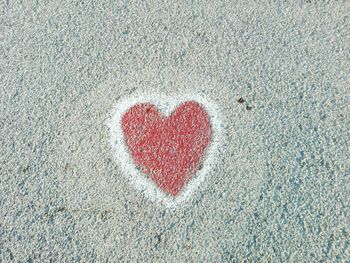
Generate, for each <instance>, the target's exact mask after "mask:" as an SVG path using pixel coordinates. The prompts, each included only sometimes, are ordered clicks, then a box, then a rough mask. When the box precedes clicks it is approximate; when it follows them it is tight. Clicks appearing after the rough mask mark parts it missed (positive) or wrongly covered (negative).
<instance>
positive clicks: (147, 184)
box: [108, 93, 224, 207]
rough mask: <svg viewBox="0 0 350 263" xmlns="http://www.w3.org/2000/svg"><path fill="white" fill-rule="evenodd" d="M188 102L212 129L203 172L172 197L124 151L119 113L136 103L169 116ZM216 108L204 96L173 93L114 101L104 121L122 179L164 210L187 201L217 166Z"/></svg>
mask: <svg viewBox="0 0 350 263" xmlns="http://www.w3.org/2000/svg"><path fill="white" fill-rule="evenodd" d="M189 100H194V101H197V102H198V103H200V104H201V105H202V106H204V108H205V110H206V111H207V113H208V115H209V118H210V123H211V127H212V131H213V133H212V140H211V143H210V145H209V147H208V149H207V150H206V154H205V158H204V162H203V169H201V170H199V171H197V173H196V175H194V177H193V178H192V179H191V180H190V181H189V182H188V183H187V184H186V185H185V186H184V187H183V189H182V190H181V191H180V193H179V194H178V195H177V196H176V197H171V196H169V195H168V194H166V193H165V192H164V191H162V190H161V189H160V188H159V187H158V186H157V185H156V184H155V183H154V182H153V181H152V180H151V179H149V178H147V177H146V176H145V175H143V174H142V173H141V172H140V171H139V170H138V169H137V168H136V166H135V164H134V162H133V159H132V157H131V156H130V153H129V151H128V148H127V146H126V144H125V142H124V135H123V132H122V128H121V118H122V116H123V114H124V113H125V112H126V111H127V110H128V109H129V108H130V107H131V106H133V105H135V104H138V103H151V104H154V105H155V106H156V107H157V108H158V110H159V111H161V112H162V113H163V114H165V115H166V116H169V115H170V114H171V113H172V112H173V111H174V110H175V109H176V107H177V106H179V105H180V104H181V103H183V102H185V101H189ZM220 113H221V112H220V111H219V109H218V107H217V106H216V105H215V104H214V103H212V102H210V100H208V99H207V98H206V96H204V95H203V96H202V95H199V94H175V95H173V96H170V95H158V94H142V93H134V94H131V95H128V96H125V97H123V98H121V99H119V100H118V102H117V105H116V107H115V108H114V110H113V112H112V118H111V119H110V120H109V121H108V126H109V128H110V132H111V144H112V147H113V150H114V151H115V156H116V157H117V161H118V164H119V165H120V167H121V168H122V171H123V173H124V174H125V176H126V179H128V181H130V183H131V184H132V185H133V186H134V187H135V188H136V189H137V190H139V191H140V192H143V193H144V194H145V196H147V197H148V198H149V199H150V200H151V201H156V202H158V203H161V204H163V205H165V206H166V207H175V206H177V205H178V204H180V203H182V202H184V201H187V200H189V197H190V196H191V195H192V194H193V192H194V191H195V190H197V189H198V188H199V185H200V184H202V183H203V182H204V181H205V179H206V178H207V177H208V174H209V172H210V171H213V168H214V167H215V166H216V165H217V161H218V160H217V159H218V155H219V153H220V145H221V144H222V142H223V140H224V134H223V131H222V118H221V116H220Z"/></svg>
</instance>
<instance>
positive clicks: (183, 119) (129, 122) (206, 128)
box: [121, 101, 212, 196]
mask: <svg viewBox="0 0 350 263" xmlns="http://www.w3.org/2000/svg"><path fill="white" fill-rule="evenodd" d="M121 125H122V130H123V134H124V138H125V143H126V145H127V147H128V149H129V152H130V155H131V157H132V159H133V161H134V163H135V165H136V166H137V167H138V168H140V169H141V170H142V172H143V173H144V174H146V175H148V176H150V178H151V179H152V180H153V182H154V183H155V184H156V185H158V186H159V187H160V188H161V189H162V190H163V191H165V192H167V193H169V194H171V195H172V196H176V195H177V194H178V193H179V192H180V191H181V189H182V188H183V187H184V186H185V185H186V183H188V182H189V181H190V180H191V178H193V176H194V175H195V174H196V172H197V171H198V170H199V169H201V166H202V165H203V164H202V162H203V161H204V157H205V151H206V149H207V148H208V146H209V144H210V142H211V140H212V128H211V124H210V120H209V115H208V113H207V112H206V110H205V109H204V107H203V106H202V105H201V104H199V103H198V102H196V101H187V102H184V103H182V104H180V105H179V106H178V107H177V108H176V109H175V111H174V112H173V113H172V114H171V115H170V116H168V117H167V116H164V115H163V114H162V113H160V112H159V111H158V109H157V108H156V106H154V105H153V104H151V103H139V104H136V105H134V106H132V107H131V108H129V109H128V111H126V112H125V113H124V115H123V116H122V120H121Z"/></svg>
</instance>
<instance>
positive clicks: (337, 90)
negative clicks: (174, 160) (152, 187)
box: [0, 0, 350, 262]
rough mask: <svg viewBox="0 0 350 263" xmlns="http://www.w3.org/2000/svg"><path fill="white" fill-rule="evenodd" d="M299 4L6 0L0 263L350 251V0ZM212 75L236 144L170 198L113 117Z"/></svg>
mask: <svg viewBox="0 0 350 263" xmlns="http://www.w3.org/2000/svg"><path fill="white" fill-rule="evenodd" d="M291 2H293V3H291ZM291 2H289V1H226V2H225V1H222V2H221V1H191V2H190V1H188V2H187V1H186V2H185V1H159V2H155V1H150V2H149V1H98V2H96V3H91V2H90V1H76V2H67V1H33V2H31V1H2V2H1V3H0V25H1V26H0V43H1V46H0V47H1V48H0V69H1V70H0V79H1V86H0V261H2V262H11V261H25V262H36V261H46V260H49V259H52V260H55V261H58V262H60V261H62V262H63V261H67V262H72V261H74V262H76V261H82V262H91V261H98V262H106V261H108V260H109V261H118V260H119V261H121V262H127V261H139V262H234V261H236V260H237V261H240V260H242V259H248V260H257V261H264V260H265V261H266V260H267V259H271V260H272V259H275V260H276V261H305V262H315V261H321V260H322V261H324V262H349V260H350V247H349V246H350V237H349V235H350V227H349V226H350V220H349V218H350V207H349V203H350V197H349V196H350V179H349V178H350V154H349V153H350V147H349V141H350V134H349V129H350V117H349V112H350V91H349V90H350V85H349V84H350V83H349V73H350V55H349V46H350V45H349V44H350V43H349V28H350V17H349V16H350V14H349V10H350V2H349V1H313V0H310V1H307V0H306V1H303V0H299V1H297V0H296V1H291ZM201 83H210V85H209V86H210V87H211V89H210V90H208V92H209V93H210V94H211V97H212V99H213V100H215V101H216V102H217V103H218V104H219V106H220V107H221V109H222V113H223V115H225V117H226V124H225V132H226V135H227V137H228V140H227V143H226V144H225V147H226V151H225V154H223V155H222V156H220V160H219V162H220V163H221V166H220V167H219V168H218V169H217V171H216V172H215V173H213V174H212V176H211V177H210V178H209V179H208V181H207V182H206V184H203V185H202V186H201V187H200V189H199V190H198V191H197V192H196V194H194V196H193V198H192V199H191V200H190V202H189V203H188V204H187V205H185V206H183V207H178V208H177V209H175V210H167V209H165V208H163V207H161V206H159V205H157V204H155V203H154V202H151V201H149V200H148V199H147V198H145V197H144V196H143V195H142V194H140V193H138V192H137V191H135V190H134V189H133V188H132V187H131V186H130V185H129V184H128V183H127V182H126V181H125V179H124V175H123V174H122V172H121V171H120V169H119V168H118V165H117V163H116V162H115V160H114V158H113V156H114V153H113V150H112V149H111V147H110V144H109V137H110V134H109V130H108V127H107V125H106V121H107V120H108V118H110V111H111V109H112V108H113V107H114V105H115V104H116V103H117V101H118V98H119V97H120V96H123V95H125V94H128V93H130V92H132V91H133V90H135V89H138V90H143V91H145V92H148V91H150V92H151V90H152V89H153V88H157V89H161V90H162V91H163V92H164V93H167V92H172V91H176V90H177V89H181V90H186V87H187V88H188V89H190V88H189V87H193V86H196V85H197V86H198V85H202V84H201ZM180 86H181V87H180ZM240 97H242V98H244V99H245V101H246V102H245V103H243V104H242V103H238V102H237V99H238V98H240Z"/></svg>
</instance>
